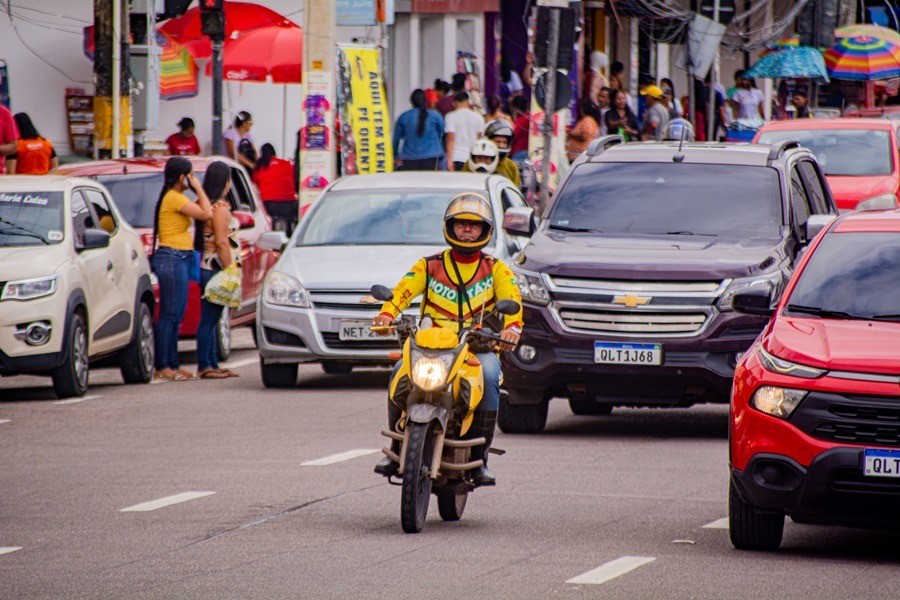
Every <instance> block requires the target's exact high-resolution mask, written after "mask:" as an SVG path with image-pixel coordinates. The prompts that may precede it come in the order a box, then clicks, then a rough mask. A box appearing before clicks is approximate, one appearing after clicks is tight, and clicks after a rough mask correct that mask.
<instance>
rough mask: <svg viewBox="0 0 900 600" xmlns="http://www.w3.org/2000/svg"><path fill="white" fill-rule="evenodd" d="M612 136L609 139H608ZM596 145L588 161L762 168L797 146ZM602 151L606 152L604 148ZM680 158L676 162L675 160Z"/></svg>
mask: <svg viewBox="0 0 900 600" xmlns="http://www.w3.org/2000/svg"><path fill="white" fill-rule="evenodd" d="M610 137H612V136H610ZM609 142H611V143H608V144H602V145H599V144H598V145H599V146H600V147H598V148H596V149H595V150H596V152H595V153H594V155H593V156H591V149H588V152H587V154H588V156H589V158H588V161H589V162H594V163H596V162H642V163H647V162H660V163H664V162H684V163H694V164H697V163H700V164H719V165H747V166H760V167H765V166H767V165H770V164H771V163H772V161H773V160H777V159H778V158H780V157H782V156H784V155H785V153H786V152H787V151H789V150H793V149H795V148H797V146H796V145H795V144H796V143H790V142H788V143H779V144H772V145H769V144H746V143H737V144H734V143H729V144H725V143H720V142H684V144H683V145H682V147H681V151H680V152H679V149H678V146H679V142H674V141H673V142H633V143H625V144H622V143H616V141H615V140H609ZM604 148H605V149H604ZM679 155H680V156H681V157H683V158H682V159H680V160H679V159H678V158H676V157H679Z"/></svg>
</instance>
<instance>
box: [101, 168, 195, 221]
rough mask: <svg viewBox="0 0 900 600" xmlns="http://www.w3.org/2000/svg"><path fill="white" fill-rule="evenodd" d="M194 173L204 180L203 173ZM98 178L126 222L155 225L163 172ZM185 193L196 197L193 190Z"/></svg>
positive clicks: (190, 196)
mask: <svg viewBox="0 0 900 600" xmlns="http://www.w3.org/2000/svg"><path fill="white" fill-rule="evenodd" d="M194 174H195V175H196V176H197V178H198V179H200V180H201V181H202V180H203V173H201V172H199V171H195V172H194ZM96 179H97V181H99V182H100V183H102V184H103V185H105V186H106V187H107V188H108V189H109V193H110V194H112V197H113V200H114V201H115V203H116V206H117V207H118V208H119V212H120V213H122V218H123V219H125V222H126V223H128V224H129V225H131V226H132V227H146V228H150V227H153V216H154V214H153V211H154V210H155V209H156V202H157V201H158V200H159V193H160V192H161V191H162V186H163V174H162V173H146V174H145V173H135V174H133V175H132V174H122V175H102V176H99V177H97V178H96ZM184 193H185V195H187V196H188V197H189V198H191V199H193V198H194V195H193V192H191V191H189V190H186V191H185V192H184Z"/></svg>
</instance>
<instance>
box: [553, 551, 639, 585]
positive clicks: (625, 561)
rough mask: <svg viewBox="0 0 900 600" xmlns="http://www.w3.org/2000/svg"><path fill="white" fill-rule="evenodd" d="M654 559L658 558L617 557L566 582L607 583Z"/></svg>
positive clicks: (582, 583) (581, 583)
mask: <svg viewBox="0 0 900 600" xmlns="http://www.w3.org/2000/svg"><path fill="white" fill-rule="evenodd" d="M654 560H656V558H654V557H652V556H623V557H622V558H617V559H616V560H612V561H610V562H608V563H605V564H602V565H600V566H599V567H597V568H596V569H592V570H590V571H588V572H587V573H582V574H581V575H579V576H578V577H574V578H572V579H570V580H568V581H567V582H566V583H574V584H577V585H600V584H601V583H606V582H607V581H610V580H611V579H615V578H616V577H620V576H622V575H625V574H626V573H630V572H631V571H634V570H635V569H637V568H638V567H642V566H644V565H646V564H647V563H651V562H653V561H654Z"/></svg>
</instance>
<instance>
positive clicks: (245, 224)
mask: <svg viewBox="0 0 900 600" xmlns="http://www.w3.org/2000/svg"><path fill="white" fill-rule="evenodd" d="M231 214H233V215H234V218H235V219H237V222H238V224H239V225H240V228H241V229H252V228H253V227H256V219H254V218H253V215H251V214H250V213H248V212H244V211H242V210H236V211H234V212H233V213H231Z"/></svg>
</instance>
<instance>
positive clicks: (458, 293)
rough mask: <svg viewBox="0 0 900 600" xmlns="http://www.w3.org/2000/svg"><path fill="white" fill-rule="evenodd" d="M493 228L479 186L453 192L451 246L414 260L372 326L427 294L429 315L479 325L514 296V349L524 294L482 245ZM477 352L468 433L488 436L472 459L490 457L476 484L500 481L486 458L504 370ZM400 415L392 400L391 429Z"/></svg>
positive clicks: (447, 225) (508, 332)
mask: <svg viewBox="0 0 900 600" xmlns="http://www.w3.org/2000/svg"><path fill="white" fill-rule="evenodd" d="M493 230H494V217H493V211H492V210H491V205H490V203H489V202H488V200H487V198H485V197H484V196H482V195H481V194H478V193H475V192H463V193H461V194H457V195H456V196H454V197H453V199H452V200H451V201H450V204H449V205H448V206H447V210H446V211H445V212H444V239H445V240H446V241H447V244H449V246H450V247H449V248H447V249H446V250H444V251H443V252H440V253H438V254H435V255H433V256H428V257H425V258H422V259H419V261H418V262H416V264H414V265H413V266H412V268H411V269H410V270H409V272H408V273H407V274H406V276H404V277H403V279H402V280H400V283H398V284H397V286H396V287H395V288H394V296H393V297H394V300H393V301H392V302H385V303H384V305H383V306H382V307H381V314H379V315H378V316H377V317H375V320H374V322H373V326H378V327H384V326H388V325H390V324H391V323H393V322H394V319H396V318H397V315H399V314H400V313H401V312H402V311H404V310H406V309H407V308H409V306H410V304H411V303H412V301H413V300H414V299H416V298H418V297H419V296H421V295H423V294H424V298H423V299H422V304H421V314H422V316H423V317H424V316H428V317H430V318H431V319H432V321H433V323H434V324H435V326H437V327H446V328H447V329H450V330H451V331H453V332H454V333H458V332H459V331H460V329H462V328H465V327H471V326H472V325H474V324H475V323H476V321H477V320H478V317H479V315H480V314H482V311H484V312H488V311H490V310H491V307H493V306H494V304H495V303H497V302H498V301H500V300H513V301H515V302H517V303H519V307H520V308H519V311H518V312H517V313H516V314H514V315H506V316H504V317H503V322H502V323H501V324H500V327H502V329H501V331H500V337H501V338H502V339H503V343H502V345H501V348H500V349H501V350H507V351H509V350H513V349H515V347H516V346H517V345H518V343H519V336H520V335H521V333H522V309H521V304H522V295H521V293H520V292H519V288H518V286H517V285H516V280H515V276H514V275H513V272H512V271H511V270H510V268H509V267H508V266H507V265H506V264H504V263H503V261H500V260H498V259H496V258H494V257H493V256H491V255H489V254H486V253H484V252H483V251H482V250H483V249H484V247H485V246H487V245H488V243H489V242H490V241H491V234H492V233H493ZM476 356H477V357H478V360H479V361H480V362H481V367H482V374H483V378H484V396H483V398H482V400H481V403H480V404H479V405H478V408H477V409H476V410H475V418H474V420H473V422H472V428H471V429H470V430H469V435H471V436H472V437H473V438H475V437H484V438H485V439H486V440H487V442H486V443H485V444H484V445H482V446H475V447H473V448H472V455H471V460H473V461H476V460H483V461H485V464H484V466H482V467H479V468H477V469H475V470H473V471H472V472H471V479H472V483H473V484H474V485H475V486H476V487H477V486H483V485H494V484H495V482H496V480H495V478H494V475H493V473H491V471H490V469H488V468H487V459H488V449H489V448H490V446H491V441H492V440H493V438H494V427H495V425H496V423H497V411H498V410H499V407H500V380H501V370H500V359H499V357H498V356H497V354H495V353H494V352H483V353H478V354H476ZM398 366H399V364H398ZM395 373H396V369H395ZM392 377H393V376H392ZM400 415H401V407H399V406H396V405H395V404H394V403H393V402H391V401H388V421H389V425H390V427H391V429H393V427H394V425H395V424H396V423H397V421H398V420H399V419H400ZM392 449H393V450H394V452H395V453H396V454H399V452H400V448H399V442H394V443H393V444H392ZM399 466H400V465H398V464H397V463H396V462H395V461H393V460H391V459H390V458H385V459H383V460H382V461H381V462H379V463H378V465H377V466H376V467H375V472H376V473H378V474H380V475H384V476H385V477H390V476H393V475H396V474H397V470H398V469H399Z"/></svg>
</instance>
